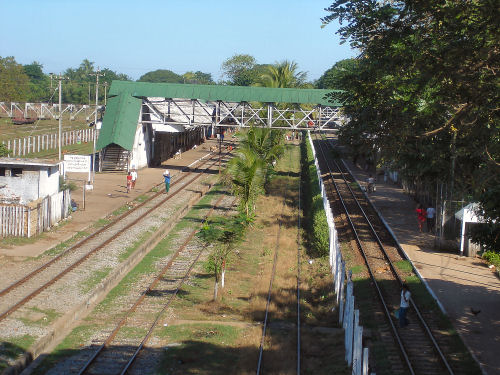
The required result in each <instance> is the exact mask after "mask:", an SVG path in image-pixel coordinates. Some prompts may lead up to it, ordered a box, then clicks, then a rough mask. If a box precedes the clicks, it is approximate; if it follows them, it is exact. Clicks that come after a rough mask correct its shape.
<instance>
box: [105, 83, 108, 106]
mask: <svg viewBox="0 0 500 375" xmlns="http://www.w3.org/2000/svg"><path fill="white" fill-rule="evenodd" d="M107 91H108V83H107V82H104V106H105V107H106V104H107V103H106V94H107Z"/></svg>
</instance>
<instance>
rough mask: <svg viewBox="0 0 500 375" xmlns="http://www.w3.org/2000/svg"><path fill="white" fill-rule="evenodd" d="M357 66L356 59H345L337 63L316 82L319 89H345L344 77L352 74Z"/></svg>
mask: <svg viewBox="0 0 500 375" xmlns="http://www.w3.org/2000/svg"><path fill="white" fill-rule="evenodd" d="M355 66H356V59H344V60H340V61H338V62H336V63H335V64H334V65H333V66H332V67H331V68H330V69H328V70H327V71H326V72H324V73H323V74H322V75H321V77H319V79H318V80H317V81H316V82H315V86H316V88H318V89H334V90H341V89H343V87H342V85H343V84H345V82H346V80H345V78H344V76H345V75H346V74H350V73H351V72H352V71H353V69H354V68H355Z"/></svg>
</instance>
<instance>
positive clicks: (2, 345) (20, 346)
mask: <svg viewBox="0 0 500 375" xmlns="http://www.w3.org/2000/svg"><path fill="white" fill-rule="evenodd" d="M34 342H35V338H34V337H33V336H30V335H23V336H18V337H11V338H9V339H8V341H7V340H4V339H1V338H0V370H4V369H6V368H7V367H9V364H8V362H7V360H8V359H15V358H17V357H18V356H20V355H21V354H23V353H25V352H26V350H28V348H29V347H30V346H31V345H33V343H34Z"/></svg>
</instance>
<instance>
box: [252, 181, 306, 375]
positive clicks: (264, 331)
mask: <svg viewBox="0 0 500 375" xmlns="http://www.w3.org/2000/svg"><path fill="white" fill-rule="evenodd" d="M288 176H290V173H288ZM288 188H289V186H286V185H284V186H283V194H282V195H283V204H282V208H281V213H280V216H279V217H278V231H277V232H276V242H275V248H274V256H273V266H272V271H271V277H270V281H269V289H268V294H267V301H266V309H265V315H264V321H263V324H262V335H261V340H260V347H259V358H258V362H257V375H259V374H261V373H264V369H263V367H264V366H263V361H264V343H265V340H266V336H267V334H268V327H269V320H270V313H269V307H270V305H271V300H272V291H273V283H274V278H275V276H276V266H277V263H278V255H279V250H280V235H281V228H282V226H283V215H284V209H285V206H286V201H287V192H288V190H289V189H288ZM297 215H298V224H297V239H296V241H297V284H296V288H297V291H296V296H297V320H296V324H297V327H296V331H297V336H296V337H297V347H296V355H297V362H296V369H297V374H300V257H301V246H300V243H301V238H300V231H299V228H300V179H299V195H298V213H297Z"/></svg>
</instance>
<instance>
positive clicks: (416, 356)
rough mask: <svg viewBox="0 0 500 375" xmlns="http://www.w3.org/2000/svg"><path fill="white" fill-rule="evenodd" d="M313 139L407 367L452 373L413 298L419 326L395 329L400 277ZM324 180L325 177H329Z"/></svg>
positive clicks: (412, 370) (414, 370) (319, 142)
mask: <svg viewBox="0 0 500 375" xmlns="http://www.w3.org/2000/svg"><path fill="white" fill-rule="evenodd" d="M315 143H316V145H317V146H318V148H319V150H320V154H321V155H322V157H321V159H322V160H321V162H320V163H321V164H322V165H323V168H324V169H327V170H328V171H325V172H324V174H326V175H327V177H329V180H330V181H331V184H332V185H333V186H334V188H335V192H336V195H337V196H338V197H339V199H340V201H341V203H342V205H343V208H344V211H345V213H346V215H347V218H348V220H349V222H350V226H351V228H352V230H353V232H354V233H355V236H356V242H357V243H358V248H359V249H360V251H361V253H362V256H363V258H364V259H365V264H366V267H367V270H368V273H369V274H370V277H371V279H372V280H373V285H374V287H375V289H376V290H377V294H378V296H379V299H380V302H381V304H382V307H383V311H384V313H385V316H386V318H387V321H388V323H389V325H390V326H391V329H392V333H393V336H394V338H395V340H396V341H397V343H398V346H399V348H400V349H401V355H402V358H403V361H404V363H405V364H406V366H407V368H408V371H409V372H410V373H411V374H442V373H443V371H444V372H447V373H449V374H453V370H452V369H451V367H450V365H449V364H448V362H447V360H446V358H445V357H444V354H443V353H442V351H441V349H440V347H439V345H438V344H437V342H436V340H435V338H434V337H433V334H432V332H431V331H430V329H429V327H428V326H427V324H426V322H425V320H424V319H423V317H422V315H421V314H420V311H419V310H418V307H417V306H416V305H415V303H414V301H412V307H413V309H410V311H409V314H408V315H409V317H410V318H415V320H416V321H418V322H419V326H420V327H421V328H420V329H418V326H417V325H415V324H412V325H411V326H409V327H408V328H405V329H398V328H397V327H396V325H395V324H394V322H393V319H392V317H391V313H390V309H389V307H388V306H390V305H393V306H394V305H398V304H399V292H400V285H401V282H402V281H401V279H400V278H399V274H398V272H397V271H396V269H395V267H394V266H393V265H392V262H391V260H390V258H389V256H388V255H387V254H386V253H385V251H384V246H383V245H382V243H381V241H380V238H379V237H378V236H377V235H376V234H375V233H376V232H375V229H374V228H373V226H372V225H371V224H370V222H369V220H368V217H367V216H366V215H365V213H364V211H363V209H362V207H361V205H360V204H359V203H358V202H357V198H356V196H355V194H354V193H353V192H352V189H351V188H350V186H349V182H348V181H347V180H346V179H345V177H344V176H343V173H342V171H341V169H340V167H339V166H338V165H336V168H337V170H336V171H335V172H332V170H331V167H330V164H329V162H328V158H327V156H326V154H325V150H324V149H323V145H322V140H317V141H316V142H315ZM334 163H335V161H334ZM335 164H336V163H335ZM334 173H336V174H341V178H338V179H337V180H338V181H340V182H342V180H343V182H344V183H343V184H342V183H340V184H337V183H336V182H335V176H334ZM326 180H328V178H327V179H326ZM330 191H331V193H330V194H332V193H333V189H331V190H330ZM360 220H362V222H363V224H358V222H359V221H360ZM355 222H356V224H355ZM370 233H373V234H374V238H375V241H374V240H373V239H369V235H370ZM381 251H382V252H383V253H382V254H381V253H380V252H381ZM387 265H389V268H390V272H388V271H389V270H387V269H385V268H386V266H387ZM372 267H378V268H377V270H382V272H374V271H373V269H372ZM395 281H396V282H395ZM379 284H381V285H379ZM386 301H389V302H386Z"/></svg>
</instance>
